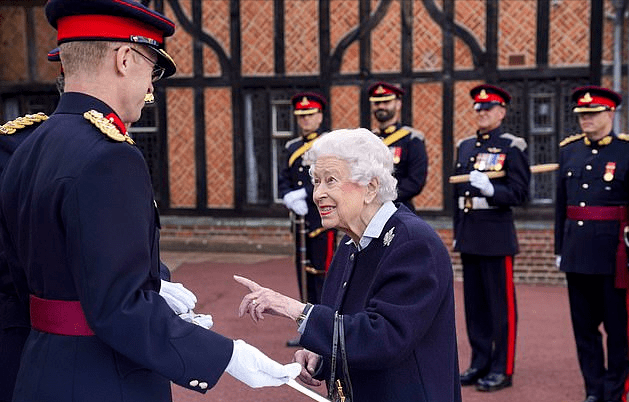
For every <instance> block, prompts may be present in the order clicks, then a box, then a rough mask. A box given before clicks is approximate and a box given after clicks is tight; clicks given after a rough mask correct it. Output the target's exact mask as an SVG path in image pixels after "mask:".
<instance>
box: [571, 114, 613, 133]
mask: <svg viewBox="0 0 629 402" xmlns="http://www.w3.org/2000/svg"><path fill="white" fill-rule="evenodd" d="M577 116H578V118H579V125H580V126H581V130H583V132H584V133H585V134H587V136H588V137H589V138H590V139H593V140H598V139H601V138H603V137H605V136H606V135H607V134H609V132H610V131H611V130H612V124H613V121H614V112H611V111H602V112H592V113H590V112H585V113H578V114H577Z"/></svg>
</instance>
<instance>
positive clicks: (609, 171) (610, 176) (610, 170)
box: [603, 162, 616, 182]
mask: <svg viewBox="0 0 629 402" xmlns="http://www.w3.org/2000/svg"><path fill="white" fill-rule="evenodd" d="M615 171H616V162H607V165H605V174H604V175H603V180H605V181H608V182H609V181H612V180H614V172H615Z"/></svg>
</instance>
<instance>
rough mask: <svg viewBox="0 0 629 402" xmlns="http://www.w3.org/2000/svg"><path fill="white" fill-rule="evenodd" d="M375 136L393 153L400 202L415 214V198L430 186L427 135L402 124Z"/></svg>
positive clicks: (378, 131)
mask: <svg viewBox="0 0 629 402" xmlns="http://www.w3.org/2000/svg"><path fill="white" fill-rule="evenodd" d="M375 133H376V134H377V135H378V136H380V137H381V138H382V140H383V141H384V143H385V144H387V146H388V147H389V149H390V150H391V152H392V153H393V162H394V164H395V170H394V173H393V175H394V176H395V178H396V179H397V192H398V194H397V199H396V200H395V201H396V202H401V203H404V205H406V206H407V207H408V208H409V209H410V210H411V211H414V210H415V206H414V205H413V197H415V196H416V195H418V194H419V193H421V192H422V190H423V189H424V186H425V185H426V178H427V176H428V154H427V153H426V145H425V143H424V141H425V139H424V134H423V133H421V132H420V131H417V130H415V129H413V128H412V127H409V126H402V124H400V123H396V124H393V125H391V126H389V127H387V128H385V129H384V130H376V131H375Z"/></svg>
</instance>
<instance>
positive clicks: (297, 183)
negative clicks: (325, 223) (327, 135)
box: [278, 132, 323, 235]
mask: <svg viewBox="0 0 629 402" xmlns="http://www.w3.org/2000/svg"><path fill="white" fill-rule="evenodd" d="M321 135H322V133H321V132H315V133H312V134H310V135H309V136H308V138H306V139H305V140H304V138H303V137H299V138H295V139H292V140H290V141H288V142H287V143H286V147H285V151H286V163H285V164H284V168H283V169H282V171H281V172H280V177H279V179H278V190H279V196H280V198H284V196H285V195H286V194H287V193H290V192H291V191H295V190H299V189H301V188H305V189H306V204H307V205H308V213H307V214H306V217H305V218H306V226H307V228H308V232H309V234H311V235H312V234H317V233H318V232H320V231H321V230H322V229H323V228H322V226H321V216H319V211H318V210H317V207H316V206H315V203H314V201H313V200H312V193H313V191H314V186H313V184H312V179H311V178H310V173H309V166H304V165H303V164H302V163H303V156H304V155H303V154H304V153H305V152H306V151H307V150H308V149H310V147H311V146H312V144H313V142H314V141H316V139H317V138H319V137H320V136H321ZM313 232H315V233H313Z"/></svg>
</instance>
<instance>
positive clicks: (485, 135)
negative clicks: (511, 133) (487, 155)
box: [476, 126, 502, 141]
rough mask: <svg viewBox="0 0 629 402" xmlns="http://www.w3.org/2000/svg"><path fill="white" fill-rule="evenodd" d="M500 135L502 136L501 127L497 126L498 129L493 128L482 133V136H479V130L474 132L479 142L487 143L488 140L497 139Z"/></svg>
mask: <svg viewBox="0 0 629 402" xmlns="http://www.w3.org/2000/svg"><path fill="white" fill-rule="evenodd" d="M500 134H502V126H498V127H496V128H494V129H493V130H491V131H487V132H486V133H482V134H481V132H480V131H479V130H477V131H476V138H477V139H478V140H479V141H487V140H488V139H490V138H492V137H493V138H495V137H498V136H499V135H500Z"/></svg>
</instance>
